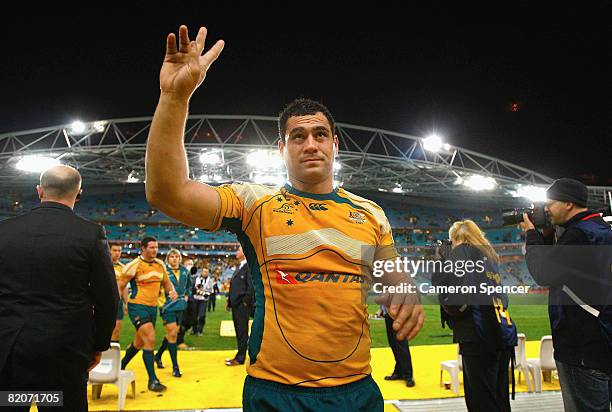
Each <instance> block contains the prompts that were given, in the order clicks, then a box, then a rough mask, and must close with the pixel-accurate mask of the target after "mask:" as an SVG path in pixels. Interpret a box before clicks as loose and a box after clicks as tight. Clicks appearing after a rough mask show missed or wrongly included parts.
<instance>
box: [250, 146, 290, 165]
mask: <svg viewBox="0 0 612 412" xmlns="http://www.w3.org/2000/svg"><path fill="white" fill-rule="evenodd" d="M246 162H247V164H249V165H250V166H251V167H253V168H254V169H258V170H265V169H276V170H280V169H282V168H283V167H284V163H283V159H282V158H281V156H280V154H279V153H278V151H276V150H264V149H261V150H254V151H252V152H251V153H249V154H248V155H247V157H246Z"/></svg>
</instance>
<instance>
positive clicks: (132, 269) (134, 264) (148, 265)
mask: <svg viewBox="0 0 612 412" xmlns="http://www.w3.org/2000/svg"><path fill="white" fill-rule="evenodd" d="M121 276H122V278H123V279H125V280H128V281H129V282H130V300H129V301H128V303H137V304H139V305H147V306H157V298H158V297H159V288H160V287H161V285H162V284H163V282H164V280H165V279H168V272H167V271H166V264H165V263H164V262H163V261H162V260H161V259H157V258H156V259H153V260H152V261H150V262H149V261H146V260H144V259H143V258H142V257H141V256H138V257H137V258H136V259H134V260H132V261H131V262H129V263H128V264H126V265H125V266H124V268H123V274H122V275H121Z"/></svg>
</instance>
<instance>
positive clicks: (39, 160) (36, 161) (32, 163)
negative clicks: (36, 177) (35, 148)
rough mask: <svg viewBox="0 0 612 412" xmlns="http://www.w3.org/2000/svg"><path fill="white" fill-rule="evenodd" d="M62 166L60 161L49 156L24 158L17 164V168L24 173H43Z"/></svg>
mask: <svg viewBox="0 0 612 412" xmlns="http://www.w3.org/2000/svg"><path fill="white" fill-rule="evenodd" d="M60 164H62V163H61V162H60V161H59V160H58V159H55V158H53V157H47V156H39V155H28V156H24V157H22V158H21V159H19V161H18V162H17V163H16V164H15V167H16V168H17V169H19V170H21V171H23V172H28V173H42V172H44V171H45V170H47V169H49V168H51V167H53V166H57V165H60Z"/></svg>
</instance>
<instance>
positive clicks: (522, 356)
mask: <svg viewBox="0 0 612 412" xmlns="http://www.w3.org/2000/svg"><path fill="white" fill-rule="evenodd" d="M517 337H518V343H517V345H516V346H515V347H514V357H515V358H516V364H515V365H514V367H515V369H517V370H518V383H519V384H520V383H521V375H525V384H526V385H527V391H528V392H533V391H534V384H533V381H534V376H533V372H532V371H531V369H529V364H528V363H527V351H526V349H525V342H526V340H527V338H526V336H525V334H524V333H518V334H517Z"/></svg>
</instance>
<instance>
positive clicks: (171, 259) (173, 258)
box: [168, 253, 181, 269]
mask: <svg viewBox="0 0 612 412" xmlns="http://www.w3.org/2000/svg"><path fill="white" fill-rule="evenodd" d="M180 263H181V257H180V256H179V255H177V254H176V253H172V254H170V255H168V264H169V265H170V267H171V268H172V269H176V268H178V267H179V264H180Z"/></svg>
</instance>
